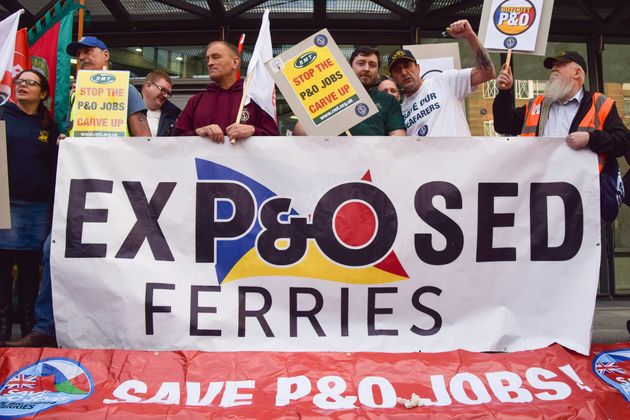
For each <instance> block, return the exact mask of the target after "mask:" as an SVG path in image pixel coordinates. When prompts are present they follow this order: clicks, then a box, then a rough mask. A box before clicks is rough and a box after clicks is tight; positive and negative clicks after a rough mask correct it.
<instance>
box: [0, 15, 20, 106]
mask: <svg viewBox="0 0 630 420" xmlns="http://www.w3.org/2000/svg"><path fill="white" fill-rule="evenodd" d="M20 13H21V12H15V13H13V14H12V15H11V16H9V17H8V18H6V19H4V20H3V21H1V22H0V103H3V102H4V101H6V100H7V99H8V98H9V96H11V77H12V72H13V55H14V50H15V40H16V34H17V32H18V21H19V19H20ZM5 74H6V76H5ZM5 79H6V80H5Z"/></svg>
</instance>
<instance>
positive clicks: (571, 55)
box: [543, 51, 586, 73]
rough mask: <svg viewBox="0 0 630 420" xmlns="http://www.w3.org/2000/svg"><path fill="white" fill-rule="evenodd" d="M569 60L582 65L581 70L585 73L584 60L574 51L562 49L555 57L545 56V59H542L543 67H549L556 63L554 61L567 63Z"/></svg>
mask: <svg viewBox="0 0 630 420" xmlns="http://www.w3.org/2000/svg"><path fill="white" fill-rule="evenodd" d="M570 61H573V62H574V63H576V64H577V65H578V66H580V67H582V70H584V73H586V60H584V57H582V56H581V55H580V54H578V53H577V52H575V51H562V52H561V53H560V54H558V55H557V56H555V57H547V58H545V61H543V65H544V66H545V68H547V69H551V68H553V66H555V65H556V63H568V62H570Z"/></svg>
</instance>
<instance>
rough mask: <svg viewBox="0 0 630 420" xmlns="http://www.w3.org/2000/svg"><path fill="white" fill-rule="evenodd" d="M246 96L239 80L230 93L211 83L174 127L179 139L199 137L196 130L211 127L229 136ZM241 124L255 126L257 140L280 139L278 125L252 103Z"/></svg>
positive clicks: (183, 113) (244, 112)
mask: <svg viewBox="0 0 630 420" xmlns="http://www.w3.org/2000/svg"><path fill="white" fill-rule="evenodd" d="M242 95H243V81H242V80H239V81H237V82H236V83H234V84H233V85H232V86H230V87H229V88H228V89H222V88H221V87H220V86H219V85H217V84H216V83H211V84H209V85H208V87H207V88H206V91H205V92H202V93H198V94H197V95H195V96H193V97H192V98H190V99H189V100H188V103H187V104H186V107H185V108H184V111H182V113H181V115H180V116H179V118H178V119H177V122H176V123H175V135H176V136H196V135H197V134H196V132H195V130H196V129H197V128H200V127H205V126H207V125H210V124H217V125H218V126H219V127H221V130H223V133H225V132H226V129H227V127H229V126H230V125H232V124H234V122H235V121H236V113H237V112H238V107H239V105H240V104H241V97H242ZM240 122H241V123H242V124H248V125H253V126H254V128H255V131H254V136H278V135H280V133H279V132H278V126H277V125H276V122H275V121H274V120H273V118H271V116H269V114H267V113H266V112H265V111H263V110H262V109H261V108H260V107H259V106H258V105H257V104H255V103H254V101H251V102H250V103H249V104H248V105H247V106H246V107H245V108H244V110H243V113H242V114H241V121H240Z"/></svg>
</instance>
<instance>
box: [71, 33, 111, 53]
mask: <svg viewBox="0 0 630 420" xmlns="http://www.w3.org/2000/svg"><path fill="white" fill-rule="evenodd" d="M81 47H97V48H100V49H101V50H106V49H107V45H105V43H104V42H103V41H101V40H100V39H98V38H97V37H95V36H84V37H83V38H81V39H80V40H78V41H75V42H71V43H69V44H68V46H67V47H66V52H67V53H68V54H69V55H71V56H72V57H75V56H76V54H77V50H78V49H79V48H81Z"/></svg>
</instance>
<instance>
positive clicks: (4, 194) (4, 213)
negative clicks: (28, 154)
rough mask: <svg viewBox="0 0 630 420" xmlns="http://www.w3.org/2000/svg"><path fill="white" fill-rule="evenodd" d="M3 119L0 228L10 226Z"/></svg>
mask: <svg viewBox="0 0 630 420" xmlns="http://www.w3.org/2000/svg"><path fill="white" fill-rule="evenodd" d="M5 130H6V128H5V124H4V121H0V229H10V228H11V213H10V211H9V177H8V168H7V136H6V131H5Z"/></svg>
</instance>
